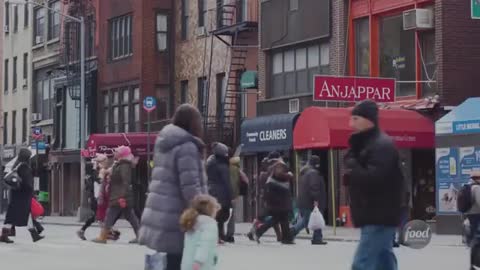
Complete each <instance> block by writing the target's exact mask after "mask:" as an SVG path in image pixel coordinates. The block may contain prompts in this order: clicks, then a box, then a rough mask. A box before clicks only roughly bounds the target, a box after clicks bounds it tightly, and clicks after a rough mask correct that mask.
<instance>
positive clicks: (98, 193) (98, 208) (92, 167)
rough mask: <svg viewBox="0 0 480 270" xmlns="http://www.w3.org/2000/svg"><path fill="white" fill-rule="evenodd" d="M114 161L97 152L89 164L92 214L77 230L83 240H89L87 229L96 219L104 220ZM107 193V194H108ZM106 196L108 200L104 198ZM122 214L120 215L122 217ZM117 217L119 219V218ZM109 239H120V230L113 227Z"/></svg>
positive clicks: (88, 186) (89, 199)
mask: <svg viewBox="0 0 480 270" xmlns="http://www.w3.org/2000/svg"><path fill="white" fill-rule="evenodd" d="M112 165H113V164H112V162H111V160H110V159H109V158H108V156H107V155H105V154H97V155H96V157H95V158H94V159H93V160H92V163H89V164H87V166H86V167H87V171H88V172H89V174H88V175H89V177H88V178H87V180H86V183H85V184H86V191H87V196H88V202H89V204H90V209H91V210H92V215H91V216H90V217H89V218H88V219H87V220H86V221H85V224H84V225H83V226H82V228H81V229H80V230H79V231H77V236H78V237H79V238H80V239H81V240H84V241H85V240H87V238H86V237H85V231H86V230H87V229H88V228H89V227H90V226H92V224H93V223H95V221H99V222H104V221H105V216H106V212H107V209H108V201H107V200H108V192H107V190H106V187H107V186H108V185H107V184H108V182H109V181H110V175H111V167H112ZM106 194H107V195H106ZM104 198H105V199H106V200H104ZM120 216H121V215H119V216H118V218H120ZM118 218H117V219H118ZM107 238H108V239H109V240H118V239H119V238H120V232H119V231H117V230H114V229H112V230H111V231H110V232H109V234H108V237H107Z"/></svg>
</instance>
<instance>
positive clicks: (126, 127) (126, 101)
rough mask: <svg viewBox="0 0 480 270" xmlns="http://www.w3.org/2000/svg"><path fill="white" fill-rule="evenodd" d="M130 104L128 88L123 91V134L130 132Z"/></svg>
mask: <svg viewBox="0 0 480 270" xmlns="http://www.w3.org/2000/svg"><path fill="white" fill-rule="evenodd" d="M129 103H130V90H129V89H128V88H127V89H123V90H122V131H123V132H129V131H130V125H129V124H130V117H129V116H130V111H129Z"/></svg>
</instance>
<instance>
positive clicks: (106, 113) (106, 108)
mask: <svg viewBox="0 0 480 270" xmlns="http://www.w3.org/2000/svg"><path fill="white" fill-rule="evenodd" d="M108 94H109V93H108V92H105V93H104V94H103V129H104V132H105V133H108V132H109V131H110V129H109V126H110V110H109V105H110V102H109V95H108Z"/></svg>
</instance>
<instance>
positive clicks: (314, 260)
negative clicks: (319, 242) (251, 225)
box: [0, 225, 468, 270]
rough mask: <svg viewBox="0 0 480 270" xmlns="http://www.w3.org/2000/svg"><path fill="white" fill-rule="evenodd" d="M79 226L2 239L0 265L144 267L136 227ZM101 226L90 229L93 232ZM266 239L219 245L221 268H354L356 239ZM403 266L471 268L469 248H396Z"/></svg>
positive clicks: (83, 269)
mask: <svg viewBox="0 0 480 270" xmlns="http://www.w3.org/2000/svg"><path fill="white" fill-rule="evenodd" d="M76 229H77V228H76V227H73V226H53V225H47V226H46V232H45V234H46V236H47V238H46V239H45V240H43V241H40V242H38V243H35V244H34V243H32V242H31V241H30V238H29V236H28V235H27V231H26V230H25V229H23V230H19V231H18V232H17V235H18V236H17V238H16V240H17V243H15V244H13V245H6V244H0V266H1V268H2V269H8V270H25V269H36V270H65V269H68V270H88V269H102V270H104V269H115V270H134V269H138V270H141V269H143V259H144V254H145V252H146V251H147V250H146V249H145V248H143V247H139V246H132V245H128V244H127V242H128V240H130V239H131V237H132V236H133V234H132V232H131V230H129V229H126V228H125V229H122V233H124V234H123V235H122V239H121V240H120V241H119V242H117V243H110V244H108V245H96V244H93V243H90V242H82V241H80V240H78V239H77V238H76V235H75V231H76ZM97 232H98V228H91V230H89V231H87V237H88V238H89V239H91V238H94V236H95V235H96V233H97ZM262 241H263V242H262V244H261V245H257V244H256V243H253V242H249V241H248V240H247V239H246V238H244V237H237V243H236V244H235V245H226V246H224V247H221V248H220V249H219V265H218V267H217V269H225V270H227V269H228V270H245V269H261V270H265V269H275V270H292V269H295V270H301V269H305V270H310V269H327V270H346V269H349V267H350V263H351V260H352V256H353V253H354V250H355V247H356V243H352V242H330V243H329V244H328V245H327V246H311V245H310V244H309V242H308V241H307V240H297V245H294V246H281V245H279V244H277V243H275V242H273V238H265V239H262ZM396 253H397V255H398V257H399V264H400V269H413V270H416V269H418V270H420V269H436V270H453V269H455V270H462V269H468V267H467V266H468V264H467V261H468V250H467V249H466V248H464V247H451V246H441V245H431V246H429V247H427V248H426V249H424V250H412V249H407V248H400V249H397V250H396Z"/></svg>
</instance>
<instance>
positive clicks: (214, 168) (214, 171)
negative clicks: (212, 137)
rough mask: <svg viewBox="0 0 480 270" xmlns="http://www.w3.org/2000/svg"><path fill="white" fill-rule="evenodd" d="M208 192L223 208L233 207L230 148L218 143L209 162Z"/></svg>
mask: <svg viewBox="0 0 480 270" xmlns="http://www.w3.org/2000/svg"><path fill="white" fill-rule="evenodd" d="M207 176H208V190H209V193H210V195H212V196H213V197H215V198H216V199H217V201H218V203H219V204H220V205H221V206H222V208H230V207H231V206H232V200H233V192H232V184H231V182H230V168H229V159H228V147H227V146H226V145H224V144H221V143H217V144H215V146H214V147H213V155H211V156H210V157H209V158H208V160H207Z"/></svg>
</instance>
